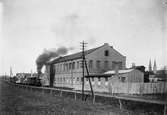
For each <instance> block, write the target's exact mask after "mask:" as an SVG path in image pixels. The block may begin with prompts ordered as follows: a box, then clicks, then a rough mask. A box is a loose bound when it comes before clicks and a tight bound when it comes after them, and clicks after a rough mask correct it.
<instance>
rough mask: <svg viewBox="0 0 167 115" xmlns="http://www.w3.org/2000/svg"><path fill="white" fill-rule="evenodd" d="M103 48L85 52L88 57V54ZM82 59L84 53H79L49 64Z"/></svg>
mask: <svg viewBox="0 0 167 115" xmlns="http://www.w3.org/2000/svg"><path fill="white" fill-rule="evenodd" d="M101 47H102V46H100V47H97V48H92V49H89V50H86V51H85V55H88V54H90V53H92V52H94V51H95V50H97V49H99V48H101ZM80 58H82V52H78V53H75V54H71V55H67V56H64V57H59V58H55V59H54V60H52V61H49V62H48V63H50V64H51V63H58V62H64V61H69V60H74V59H80Z"/></svg>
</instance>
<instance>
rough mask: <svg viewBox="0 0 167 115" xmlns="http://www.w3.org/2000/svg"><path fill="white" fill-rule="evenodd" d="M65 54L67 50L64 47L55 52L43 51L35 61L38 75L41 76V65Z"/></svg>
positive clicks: (53, 50) (54, 50)
mask: <svg viewBox="0 0 167 115" xmlns="http://www.w3.org/2000/svg"><path fill="white" fill-rule="evenodd" d="M67 52H68V49H67V48H65V47H60V48H58V49H57V50H56V49H49V50H46V49H44V51H43V53H42V54H40V55H39V56H38V58H37V59H36V65H37V72H38V74H39V75H40V74H41V69H42V67H43V65H45V64H46V63H47V61H49V60H50V59H52V58H54V57H58V56H61V55H65V54H67Z"/></svg>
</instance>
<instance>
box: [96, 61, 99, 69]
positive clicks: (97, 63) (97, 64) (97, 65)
mask: <svg viewBox="0 0 167 115" xmlns="http://www.w3.org/2000/svg"><path fill="white" fill-rule="evenodd" d="M96 68H97V69H99V68H100V61H99V60H97V61H96Z"/></svg>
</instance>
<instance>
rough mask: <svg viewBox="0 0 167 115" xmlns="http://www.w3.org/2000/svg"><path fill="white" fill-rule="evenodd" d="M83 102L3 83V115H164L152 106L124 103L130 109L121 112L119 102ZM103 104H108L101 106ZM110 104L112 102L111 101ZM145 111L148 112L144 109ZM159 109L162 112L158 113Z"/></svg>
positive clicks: (0, 114)
mask: <svg viewBox="0 0 167 115" xmlns="http://www.w3.org/2000/svg"><path fill="white" fill-rule="evenodd" d="M98 100H99V103H96V104H92V103H91V102H89V101H88V102H83V101H81V99H77V101H75V100H74V98H72V97H70V96H68V95H64V96H63V97H60V96H58V95H55V94H54V92H53V94H52V95H51V94H49V93H47V92H45V94H43V93H42V92H41V91H30V90H28V89H22V88H16V87H12V86H11V85H8V84H6V83H4V82H0V115H161V114H163V112H162V111H161V109H162V108H161V107H159V106H156V105H154V106H152V105H148V104H141V103H139V104H136V103H134V102H123V104H124V105H126V106H124V108H125V109H126V110H120V109H119V104H118V102H117V101H116V100H112V99H111V100H108V99H107V100H104V99H100V97H97V102H98ZM100 101H105V102H106V103H103V104H101V102H100ZM108 101H110V102H108ZM144 108H145V109H144ZM158 110H159V111H158Z"/></svg>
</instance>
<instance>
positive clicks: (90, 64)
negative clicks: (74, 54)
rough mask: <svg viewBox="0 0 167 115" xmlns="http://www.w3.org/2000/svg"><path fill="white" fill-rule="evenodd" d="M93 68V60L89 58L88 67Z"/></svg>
mask: <svg viewBox="0 0 167 115" xmlns="http://www.w3.org/2000/svg"><path fill="white" fill-rule="evenodd" d="M92 68H93V60H89V69H92Z"/></svg>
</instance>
